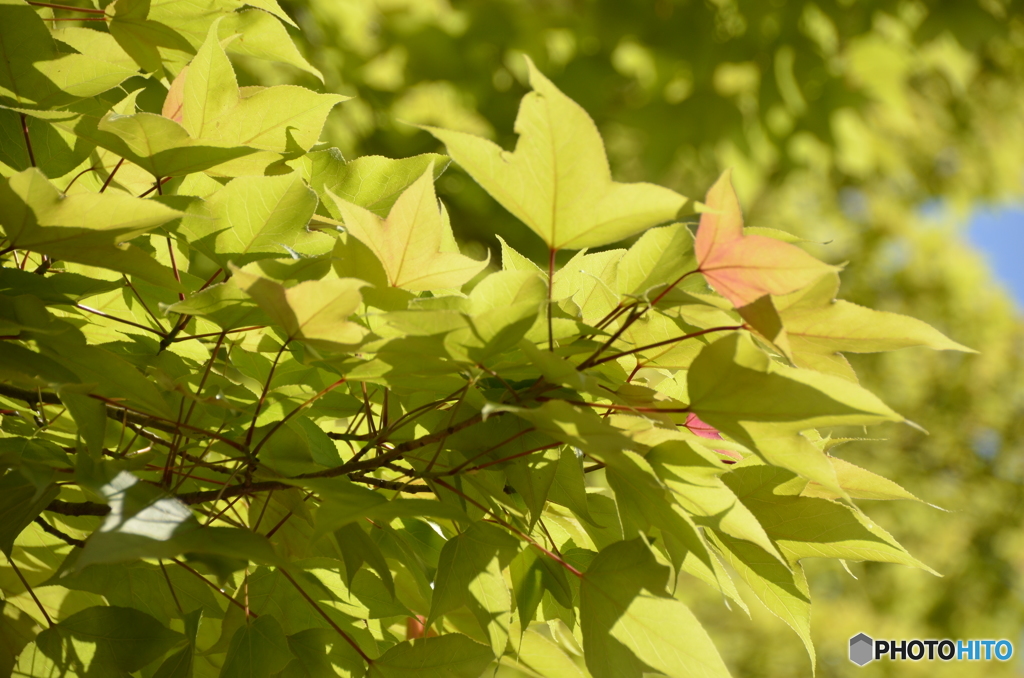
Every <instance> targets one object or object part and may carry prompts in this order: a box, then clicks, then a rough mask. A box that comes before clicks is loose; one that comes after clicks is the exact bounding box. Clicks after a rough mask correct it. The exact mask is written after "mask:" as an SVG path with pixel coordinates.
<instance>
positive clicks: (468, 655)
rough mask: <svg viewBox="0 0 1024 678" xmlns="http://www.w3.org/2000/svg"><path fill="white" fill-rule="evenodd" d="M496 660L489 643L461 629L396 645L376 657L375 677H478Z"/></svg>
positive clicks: (373, 671) (373, 674) (373, 676)
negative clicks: (483, 643)
mask: <svg viewBox="0 0 1024 678" xmlns="http://www.w3.org/2000/svg"><path fill="white" fill-rule="evenodd" d="M492 661H494V655H493V654H492V653H491V651H490V649H488V647H487V646H486V645H481V644H480V643H477V642H475V641H473V640H470V639H469V638H468V637H466V636H464V635H462V634H461V633H446V634H445V635H443V636H438V637H437V638H419V639H417V640H414V641H409V640H407V641H405V642H402V643H399V644H398V645H395V646H394V647H392V648H391V649H389V650H388V651H387V652H385V653H384V654H382V655H381V656H380V657H379V658H377V659H375V660H374V661H373V663H372V664H371V665H370V670H369V673H368V676H370V677H372V678H479V677H480V675H481V674H482V673H483V671H484V669H485V668H486V667H487V666H488V665H489V664H490V663H491V662H492Z"/></svg>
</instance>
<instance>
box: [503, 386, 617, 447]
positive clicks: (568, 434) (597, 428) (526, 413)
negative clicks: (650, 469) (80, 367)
mask: <svg viewBox="0 0 1024 678" xmlns="http://www.w3.org/2000/svg"><path fill="white" fill-rule="evenodd" d="M492 410H495V411H502V412H512V413H514V414H515V415H516V416H517V417H519V418H520V419H525V420H526V421H528V422H530V423H531V424H533V425H534V426H535V427H536V428H537V430H538V431H540V432H542V433H544V434H546V435H549V436H551V437H552V438H554V439H555V440H558V441H561V442H563V443H565V444H566V445H572V446H573V447H578V448H580V449H583V450H586V452H587V454H589V455H591V456H592V457H594V458H595V459H598V460H600V461H607V460H608V459H610V458H611V457H612V456H614V455H616V454H620V453H621V452H622V451H623V450H628V449H633V448H635V447H636V444H635V443H634V442H633V441H632V440H630V439H629V438H627V437H626V436H625V435H623V433H622V432H621V431H620V430H619V429H617V428H615V427H614V426H612V425H611V424H609V423H607V421H605V420H604V419H602V418H601V417H599V416H598V415H597V414H596V413H595V412H594V410H592V409H591V408H589V407H578V406H576V405H571V404H569V403H567V402H565V401H564V400H549V401H547V402H545V403H542V404H541V406H540V407H534V408H530V409H527V408H522V407H511V406H508V405H502V406H496V407H494V406H492Z"/></svg>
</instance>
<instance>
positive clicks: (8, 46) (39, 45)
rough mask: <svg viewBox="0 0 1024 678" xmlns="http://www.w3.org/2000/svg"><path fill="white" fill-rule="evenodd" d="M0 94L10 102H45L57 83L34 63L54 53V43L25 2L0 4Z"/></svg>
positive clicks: (55, 48)
mask: <svg viewBox="0 0 1024 678" xmlns="http://www.w3.org/2000/svg"><path fill="white" fill-rule="evenodd" d="M0 26H3V27H4V30H3V32H2V33H0V62H2V64H3V68H0V97H3V98H5V99H8V100H9V101H11V102H12V103H14V105H17V106H24V105H33V104H39V105H40V106H45V105H46V104H48V103H50V101H49V99H50V98H51V97H55V96H58V90H57V87H56V86H55V85H54V84H53V83H52V82H51V81H50V79H49V78H47V77H46V76H45V75H43V74H42V72H40V71H39V69H37V68H36V67H35V64H36V63H38V62H45V61H48V60H50V59H53V58H54V57H56V56H57V46H56V45H55V44H54V42H53V38H52V37H50V32H49V31H48V30H47V29H46V24H44V23H43V20H42V18H41V17H40V16H39V15H38V14H36V13H35V11H34V10H33V9H32V7H30V6H29V5H28V4H27V3H15V2H5V3H3V4H2V5H0Z"/></svg>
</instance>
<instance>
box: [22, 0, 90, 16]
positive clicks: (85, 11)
mask: <svg viewBox="0 0 1024 678" xmlns="http://www.w3.org/2000/svg"><path fill="white" fill-rule="evenodd" d="M25 3H26V4H28V5H32V6H34V7H49V8H50V9H64V10H67V11H69V12H82V13H83V14H106V11H104V10H102V9H93V8H91V7H72V6H71V5H55V4H53V3H50V2H36V1H35V0H25Z"/></svg>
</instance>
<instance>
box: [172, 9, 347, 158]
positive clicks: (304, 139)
mask: <svg viewBox="0 0 1024 678" xmlns="http://www.w3.org/2000/svg"><path fill="white" fill-rule="evenodd" d="M184 87H185V90H184V100H183V104H182V126H183V127H184V129H185V130H186V131H187V132H188V134H189V136H191V137H192V138H194V139H197V140H202V141H204V142H214V143H215V145H231V146H250V147H252V148H258V149H261V150H265V151H274V152H277V153H284V152H292V151H297V150H298V151H302V152H305V151H307V150H309V148H310V147H311V146H312V145H313V144H315V143H316V142H317V141H318V140H319V138H320V131H321V129H322V128H323V125H324V121H325V120H326V119H327V114H328V113H329V112H330V111H331V109H332V108H334V106H335V105H337V104H338V103H340V102H342V101H345V100H346V99H347V98H348V97H343V96H340V95H337V94H317V93H316V92H313V91H311V90H308V89H305V88H303V87H297V86H294V85H278V86H276V87H246V88H239V86H238V82H237V81H236V79H235V73H234V69H232V67H231V62H229V61H228V58H227V54H225V52H224V47H223V46H222V45H221V41H220V38H219V35H218V33H217V25H216V24H213V25H211V27H210V30H209V33H208V35H207V37H206V41H205V42H204V43H203V46H202V47H200V49H199V51H198V52H197V53H196V56H195V58H194V59H193V60H192V63H191V64H190V65H189V70H188V75H187V76H186V77H185V85H184Z"/></svg>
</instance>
